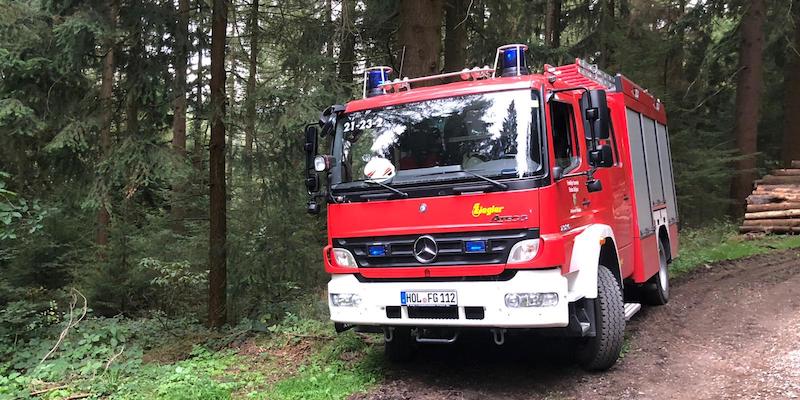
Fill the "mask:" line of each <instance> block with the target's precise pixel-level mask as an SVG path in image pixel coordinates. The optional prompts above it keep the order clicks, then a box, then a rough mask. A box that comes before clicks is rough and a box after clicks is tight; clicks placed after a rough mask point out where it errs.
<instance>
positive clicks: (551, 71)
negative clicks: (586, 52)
mask: <svg viewBox="0 0 800 400" xmlns="http://www.w3.org/2000/svg"><path fill="white" fill-rule="evenodd" d="M544 72H545V74H548V75H550V76H552V77H555V78H556V79H558V80H560V81H561V82H564V83H565V84H567V85H569V86H583V87H587V88H589V89H612V90H616V89H617V85H616V80H615V79H614V77H613V76H611V75H609V74H607V73H606V72H605V71H603V70H601V69H600V68H598V67H597V64H590V63H589V62H588V61H586V60H582V59H580V58H576V59H575V63H574V64H567V65H561V66H558V67H554V66H552V65H549V64H545V65H544Z"/></svg>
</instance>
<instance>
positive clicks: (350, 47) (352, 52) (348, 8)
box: [338, 0, 356, 83]
mask: <svg viewBox="0 0 800 400" xmlns="http://www.w3.org/2000/svg"><path fill="white" fill-rule="evenodd" d="M355 17H356V1H355V0H342V15H341V17H340V18H341V19H340V20H341V22H342V26H341V29H342V47H341V50H340V52H339V77H338V78H339V81H340V82H343V83H352V82H353V65H354V64H355V58H356V28H355Z"/></svg>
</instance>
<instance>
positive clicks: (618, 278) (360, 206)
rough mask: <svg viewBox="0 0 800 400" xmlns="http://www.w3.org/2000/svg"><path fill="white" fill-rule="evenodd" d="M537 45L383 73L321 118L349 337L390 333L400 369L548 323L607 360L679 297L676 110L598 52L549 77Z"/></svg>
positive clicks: (591, 360) (337, 303) (315, 204)
mask: <svg viewBox="0 0 800 400" xmlns="http://www.w3.org/2000/svg"><path fill="white" fill-rule="evenodd" d="M526 50H527V46H525V45H520V44H515V45H507V46H502V47H500V48H498V50H497V53H496V56H495V65H494V67H491V68H490V67H488V66H487V67H483V68H478V67H476V68H473V69H465V70H463V71H461V72H456V73H448V74H441V75H436V76H429V77H421V78H413V79H408V78H403V79H399V78H397V79H394V80H392V79H391V78H390V74H391V73H392V70H391V68H389V67H374V68H368V69H367V70H366V71H365V73H364V84H363V85H364V86H363V94H364V96H363V98H362V99H357V100H353V101H350V102H349V103H347V104H346V105H344V106H342V105H334V106H331V107H330V108H328V109H326V110H325V111H323V113H322V115H321V117H320V121H319V123H318V124H317V123H315V124H312V125H309V126H307V127H306V130H305V152H306V181H305V184H306V187H307V189H308V191H309V194H310V196H311V199H310V201H309V203H308V209H309V212H310V213H319V212H320V211H321V206H320V203H321V202H323V201H324V202H326V203H327V221H328V224H327V226H328V243H327V246H325V248H324V250H323V260H324V264H325V269H326V271H327V272H328V273H330V274H331V280H330V282H329V284H328V303H329V307H330V315H331V320H332V321H333V322H334V323H335V327H336V328H337V331H343V330H345V329H349V328H354V327H355V328H356V329H359V330H363V331H373V332H383V334H384V337H385V344H386V345H385V353H386V356H387V358H389V359H391V360H398V361H400V360H407V359H409V358H410V357H411V356H412V354H413V352H414V351H415V349H416V348H417V347H418V346H417V343H450V342H453V341H455V340H457V338H458V337H459V334H461V333H463V332H464V331H466V330H470V329H482V330H485V331H487V332H491V335H492V337H493V339H494V341H495V343H496V344H498V345H501V344H503V342H504V341H505V337H506V335H508V334H509V333H513V332H515V331H521V330H526V331H535V332H540V333H542V334H546V335H559V336H566V337H570V338H572V339H570V342H572V343H574V346H573V348H574V349H575V350H576V351H575V355H576V359H577V362H578V363H579V364H580V365H581V366H583V367H584V368H586V369H589V370H604V369H607V368H609V367H611V366H612V365H613V364H614V363H615V362H616V360H617V358H618V357H619V353H620V350H621V348H622V344H623V335H624V329H625V321H626V320H627V319H628V318H630V316H631V315H633V314H634V313H635V312H636V311H638V310H639V309H640V307H641V304H649V305H662V304H665V303H667V300H668V299H669V277H668V271H667V267H668V264H669V263H670V262H671V261H672V259H673V258H675V257H676V256H677V254H678V229H677V222H678V216H677V207H676V197H675V189H674V184H673V174H672V165H671V160H670V148H669V137H668V133H667V119H666V113H665V110H664V105H663V104H662V103H661V102H660V100H658V99H657V98H655V97H654V96H653V95H651V94H650V93H648V91H647V90H644V89H642V88H641V87H639V86H638V85H636V84H635V83H633V82H632V81H631V80H630V79H628V78H626V77H625V76H623V75H620V74H617V75H616V76H611V75H608V74H606V73H604V72H603V71H601V70H599V69H598V68H597V66H596V65H591V64H589V63H587V62H585V61H582V60H576V62H575V63H574V64H569V65H563V66H558V67H554V66H550V65H545V66H544V68H543V71H542V73H540V74H538V73H537V74H532V73H531V72H530V71H529V69H528V67H527V63H526V59H525V52H526ZM319 127H321V128H319ZM321 137H328V139H325V142H326V143H330V148H329V149H326V151H325V154H319V151H318V142H319V143H322V142H323V141H322V140H320V138H321Z"/></svg>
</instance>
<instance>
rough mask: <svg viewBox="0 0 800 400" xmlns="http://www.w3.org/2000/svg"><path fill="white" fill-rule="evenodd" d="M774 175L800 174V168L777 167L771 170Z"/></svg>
mask: <svg viewBox="0 0 800 400" xmlns="http://www.w3.org/2000/svg"><path fill="white" fill-rule="evenodd" d="M770 173H771V174H772V175H778V176H792V175H800V168H791V169H776V170H773V171H772V172H770Z"/></svg>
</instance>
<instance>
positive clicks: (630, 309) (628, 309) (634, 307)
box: [625, 303, 642, 321]
mask: <svg viewBox="0 0 800 400" xmlns="http://www.w3.org/2000/svg"><path fill="white" fill-rule="evenodd" d="M641 309H642V305H641V304H639V303H625V321H629V320H630V319H631V317H633V315H634V314H636V313H637V312H639V310H641Z"/></svg>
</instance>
